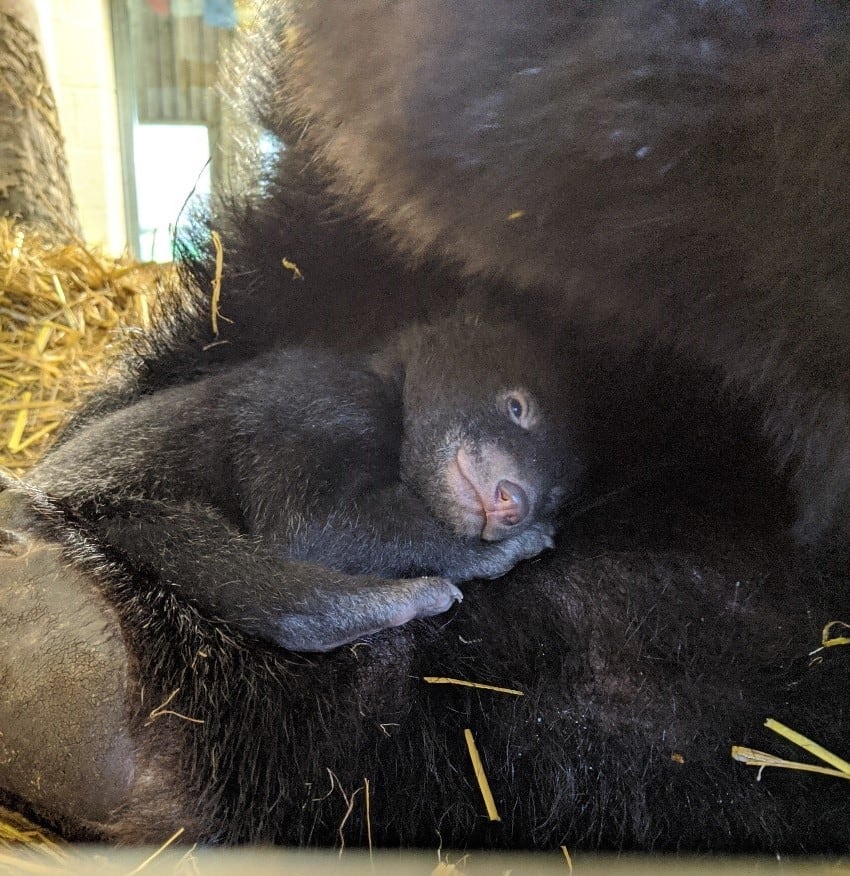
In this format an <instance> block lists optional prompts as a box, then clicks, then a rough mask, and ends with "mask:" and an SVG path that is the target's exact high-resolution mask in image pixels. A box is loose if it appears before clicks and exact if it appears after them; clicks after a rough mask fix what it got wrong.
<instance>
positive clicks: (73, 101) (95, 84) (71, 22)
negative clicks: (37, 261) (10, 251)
mask: <svg viewBox="0 0 850 876" xmlns="http://www.w3.org/2000/svg"><path fill="white" fill-rule="evenodd" d="M36 6H37V9H38V14H39V20H40V27H41V38H42V46H43V49H44V55H45V61H46V64H47V73H48V76H49V77H50V82H51V85H52V87H53V91H54V93H55V95H56V102H57V105H58V108H59V119H60V123H61V125H62V131H63V134H64V136H65V147H66V154H67V156H68V164H69V171H70V175H71V187H72V189H73V191H74V197H75V198H76V201H77V207H78V209H79V214H80V222H81V223H82V227H83V234H84V236H85V239H86V241H87V242H88V243H90V244H96V245H101V246H103V248H104V249H105V250H106V251H107V252H109V253H114V254H117V253H119V252H121V251H122V250H123V249H124V248H125V246H126V232H125V221H124V192H123V186H122V167H121V152H120V147H119V135H118V112H117V105H116V91H115V72H114V65H113V55H112V30H111V25H110V18H109V2H108V0H36Z"/></svg>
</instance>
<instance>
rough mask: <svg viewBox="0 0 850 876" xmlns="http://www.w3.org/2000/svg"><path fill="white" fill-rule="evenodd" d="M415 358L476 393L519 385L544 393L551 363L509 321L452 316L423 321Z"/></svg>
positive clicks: (538, 346) (551, 385) (550, 380)
mask: <svg viewBox="0 0 850 876" xmlns="http://www.w3.org/2000/svg"><path fill="white" fill-rule="evenodd" d="M420 358H421V363H422V365H424V366H425V367H426V368H427V369H428V370H429V371H432V373H434V374H435V376H439V377H440V379H442V380H451V381H453V382H454V383H456V384H457V385H464V386H469V387H470V388H471V389H477V391H478V393H479V394H480V393H483V392H501V391H508V390H512V389H523V390H525V391H526V392H529V393H531V394H534V395H539V394H543V395H548V394H550V392H551V391H552V390H553V389H554V384H555V379H554V375H555V374H556V369H555V368H554V367H552V366H553V363H552V362H550V361H549V358H550V357H549V356H548V355H547V354H546V353H545V352H544V349H543V345H541V344H536V343H535V342H534V340H533V339H532V338H531V337H530V336H529V335H528V334H527V333H526V332H525V331H523V330H522V328H520V327H519V326H516V325H513V324H511V323H497V324H490V323H482V322H478V323H472V322H460V323H457V322H452V323H443V324H437V325H434V326H431V327H429V329H428V331H427V332H426V333H425V334H424V336H423V338H422V347H421V357H420Z"/></svg>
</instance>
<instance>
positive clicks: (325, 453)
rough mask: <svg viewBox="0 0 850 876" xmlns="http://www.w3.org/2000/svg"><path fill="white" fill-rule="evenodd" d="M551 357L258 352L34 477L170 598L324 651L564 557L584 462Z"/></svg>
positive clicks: (423, 341)
mask: <svg viewBox="0 0 850 876" xmlns="http://www.w3.org/2000/svg"><path fill="white" fill-rule="evenodd" d="M543 361H545V357H543V356H542V355H541V353H540V351H539V350H537V351H534V352H532V348H531V346H530V344H529V342H528V340H527V339H526V338H525V337H524V336H523V334H522V333H521V332H519V331H518V330H517V329H516V328H514V327H511V326H508V325H489V324H486V323H484V322H482V321H480V320H478V319H475V318H473V317H472V316H467V317H466V318H464V319H455V320H444V321H442V322H439V323H437V324H435V325H433V326H427V327H426V326H417V327H415V328H410V329H408V330H407V331H405V332H404V333H403V334H402V335H401V336H399V337H397V338H396V339H395V340H394V342H393V343H392V344H391V345H390V346H389V347H387V348H386V349H384V350H383V351H382V352H381V353H380V354H378V355H376V356H375V357H367V356H363V355H361V356H355V355H348V356H344V355H342V354H339V353H332V352H328V351H323V350H315V349H309V348H291V349H286V350H280V351H275V352H271V353H266V354H265V355H263V356H258V357H256V358H255V359H252V360H251V361H250V362H248V363H245V364H243V365H241V366H233V367H230V368H221V369H219V370H218V371H217V372H216V373H213V374H211V375H209V376H207V377H206V378H203V379H199V380H197V381H194V382H192V383H187V384H184V385H182V386H175V387H171V388H168V389H163V390H161V391H159V392H157V393H153V394H151V395H148V396H146V397H143V398H141V399H140V400H139V401H137V402H135V403H134V404H131V405H128V406H127V407H123V408H120V409H118V410H116V411H114V412H112V413H110V414H107V415H106V416H104V417H103V418H101V419H94V420H92V421H90V422H89V423H88V424H87V426H86V427H85V428H82V429H81V430H80V431H79V432H78V433H77V434H75V435H74V436H73V437H71V438H70V439H69V440H67V441H65V442H64V443H62V444H61V445H60V446H59V447H58V448H57V449H56V450H55V451H53V452H52V453H50V454H48V456H47V458H46V459H45V460H43V461H42V462H41V463H39V464H38V465H37V466H36V467H35V469H33V470H32V471H31V472H30V474H29V476H28V478H27V480H28V482H29V483H30V484H32V485H33V486H35V487H36V488H38V489H40V490H43V491H44V492H45V493H46V494H47V495H48V496H50V497H51V499H53V500H56V501H61V502H62V504H63V506H64V507H65V508H66V509H68V510H69V511H73V512H74V514H75V515H76V516H77V518H78V520H79V521H80V523H81V525H83V526H85V527H86V528H87V529H88V530H90V531H91V532H92V533H93V534H94V536H95V537H96V538H97V539H98V540H99V541H100V542H101V544H102V545H103V546H104V549H105V550H107V551H108V552H110V553H111V554H112V555H113V556H115V557H116V558H118V559H120V561H121V562H122V563H123V564H124V565H125V566H128V567H129V568H132V569H133V570H135V571H137V572H143V573H146V574H147V575H149V576H150V578H151V579H152V583H153V582H154V581H156V584H157V586H158V587H164V588H169V587H170V588H173V589H174V591H175V593H177V594H179V596H180V597H181V598H183V599H186V600H187V601H189V602H191V603H192V604H194V605H197V606H199V607H201V608H202V609H203V610H205V611H206V612H207V613H210V614H212V616H214V617H216V618H218V619H220V620H223V621H225V622H226V623H228V624H229V625H230V626H231V627H235V628H238V629H240V630H242V631H244V632H246V633H248V634H250V635H256V636H260V637H262V638H265V639H267V640H269V641H271V642H274V643H276V644H278V645H281V646H282V647H285V648H289V649H292V650H296V651H316V650H319V651H321V650H327V649H329V648H333V647H337V646H339V645H341V644H344V643H346V642H350V641H352V640H353V639H355V638H357V637H360V636H363V635H365V634H368V633H370V632H375V631H377V630H381V629H385V628H387V627H391V626H398V625H400V624H402V623H404V622H406V621H408V620H411V619H413V618H416V617H427V616H429V615H432V614H438V613H440V612H443V611H446V610H447V609H448V608H449V607H451V605H452V604H453V603H454V602H455V601H456V600H458V599H460V598H461V594H460V591H459V590H458V589H457V588H456V587H455V586H454V584H455V583H458V582H462V581H467V580H470V579H472V578H498V577H500V576H502V575H504V574H505V573H506V572H508V571H509V570H510V569H511V568H512V567H513V566H514V565H516V563H517V562H518V561H520V560H523V559H528V558H530V557H533V556H535V555H537V554H538V553H540V551H542V550H543V549H544V548H547V547H551V546H552V538H551V536H552V534H553V522H554V515H555V512H556V511H557V509H558V507H559V505H560V503H561V500H562V499H563V498H564V496H565V495H567V494H568V492H571V491H574V489H575V485H576V481H577V478H578V475H579V465H578V462H577V460H576V457H575V452H574V450H573V449H571V446H570V436H569V430H568V428H567V426H566V424H565V422H564V420H563V417H564V412H565V407H564V395H563V390H561V391H560V393H559V392H558V387H557V383H556V382H555V380H554V374H553V375H551V376H550V375H547V374H546V373H545V372H544V371H543V369H542V362H543ZM556 405H559V406H560V407H559V408H556V407H555V406H556ZM550 411H551V412H552V413H551V414H550V413H549V412H550ZM556 411H557V414H556ZM340 573H342V574H340ZM415 576H431V577H415ZM437 576H440V577H437ZM402 578H403V579H405V580H390V579H402Z"/></svg>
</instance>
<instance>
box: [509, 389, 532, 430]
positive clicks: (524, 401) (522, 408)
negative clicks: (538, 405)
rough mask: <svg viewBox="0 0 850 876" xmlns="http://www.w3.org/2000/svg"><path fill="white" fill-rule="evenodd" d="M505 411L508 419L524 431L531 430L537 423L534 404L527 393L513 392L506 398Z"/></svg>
mask: <svg viewBox="0 0 850 876" xmlns="http://www.w3.org/2000/svg"><path fill="white" fill-rule="evenodd" d="M504 404H505V411H506V412H507V415H508V417H509V418H510V419H511V420H512V421H513V422H514V423H516V424H517V426H520V427H521V428H523V429H531V428H532V427H533V426H534V425H536V423H537V415H536V413H535V412H534V410H533V407H534V406H533V402H532V400H531V398H530V397H529V396H528V394H527V393H525V392H522V391H521V390H511V391H510V392H508V393H506V394H505V396H504Z"/></svg>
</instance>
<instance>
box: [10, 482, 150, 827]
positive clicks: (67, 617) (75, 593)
mask: <svg viewBox="0 0 850 876" xmlns="http://www.w3.org/2000/svg"><path fill="white" fill-rule="evenodd" d="M1 487H2V485H0V488H1ZM56 525H58V518H56V519H54V520H53V521H51V520H50V509H49V506H47V504H46V503H45V504H44V507H42V508H39V507H38V497H37V496H36V494H33V493H28V492H25V491H23V490H19V489H15V488H11V489H6V490H5V491H3V492H0V794H2V796H4V797H6V798H7V800H11V801H12V802H13V803H20V802H21V801H23V802H24V803H25V805H26V806H27V807H28V808H29V809H31V810H32V811H33V812H34V813H35V814H37V815H39V816H42V817H44V818H46V819H47V820H49V821H51V822H52V823H54V824H57V825H59V826H60V827H62V829H63V830H64V831H66V832H70V833H71V834H77V835H82V836H86V835H89V836H91V835H97V834H98V833H100V827H101V825H102V824H104V823H105V822H107V821H109V820H110V818H111V815H112V813H114V812H115V811H116V810H117V809H119V808H120V807H121V806H122V804H124V803H125V802H126V801H127V799H128V795H129V792H130V789H131V786H132V782H133V777H134V772H135V763H134V750H133V744H132V741H131V737H130V732H129V719H128V712H127V688H128V676H129V672H128V670H129V657H128V652H127V647H126V643H125V640H124V638H123V636H122V632H121V628H120V626H119V623H118V617H117V614H116V613H115V611H114V609H113V608H112V607H111V606H110V605H109V603H108V602H107V601H106V599H105V598H104V596H103V594H102V593H101V591H100V588H99V586H98V579H97V571H96V569H95V567H94V556H93V555H92V556H91V557H90V559H91V560H92V563H87V562H86V558H85V550H84V546H83V545H82V544H78V545H76V546H74V545H70V544H68V543H64V544H63V543H62V541H61V540H60V538H59V537H57V538H53V537H51V534H50V529H51V527H52V526H56ZM57 534H58V533H57ZM72 554H76V556H75V557H74V558H73V559H72Z"/></svg>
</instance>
